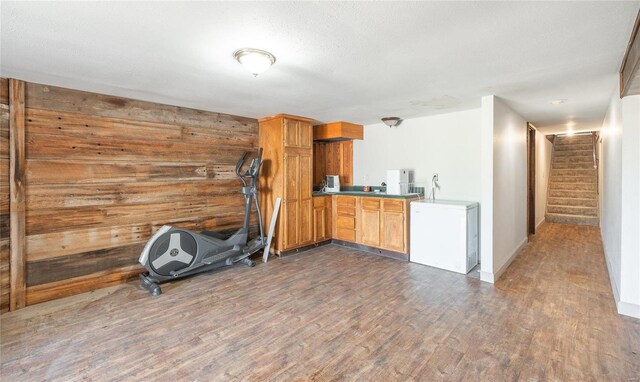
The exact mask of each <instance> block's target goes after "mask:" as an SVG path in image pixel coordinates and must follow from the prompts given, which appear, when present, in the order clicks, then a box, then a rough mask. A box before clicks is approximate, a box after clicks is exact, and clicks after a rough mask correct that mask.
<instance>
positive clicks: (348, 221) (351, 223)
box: [336, 216, 356, 229]
mask: <svg viewBox="0 0 640 382" xmlns="http://www.w3.org/2000/svg"><path fill="white" fill-rule="evenodd" d="M336 227H338V228H346V229H356V219H355V218H352V217H347V216H338V218H337V219H336Z"/></svg>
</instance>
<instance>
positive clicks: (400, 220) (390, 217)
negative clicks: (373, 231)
mask: <svg viewBox="0 0 640 382" xmlns="http://www.w3.org/2000/svg"><path fill="white" fill-rule="evenodd" d="M382 248H384V249H388V250H390V251H396V252H403V253H404V252H405V245H404V212H392V211H384V212H383V213H382Z"/></svg>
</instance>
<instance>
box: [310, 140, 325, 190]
mask: <svg viewBox="0 0 640 382" xmlns="http://www.w3.org/2000/svg"><path fill="white" fill-rule="evenodd" d="M325 147H326V144H324V143H320V142H316V143H314V144H313V185H314V186H320V185H321V184H322V182H323V181H324V180H325V175H327V166H326V156H325Z"/></svg>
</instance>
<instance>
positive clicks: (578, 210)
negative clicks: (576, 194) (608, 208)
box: [547, 204, 598, 216]
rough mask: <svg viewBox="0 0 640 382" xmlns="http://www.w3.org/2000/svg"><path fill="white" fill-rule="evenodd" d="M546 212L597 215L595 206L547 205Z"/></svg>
mask: <svg viewBox="0 0 640 382" xmlns="http://www.w3.org/2000/svg"><path fill="white" fill-rule="evenodd" d="M547 212H548V213H554V214H563V215H577V216H598V208H597V207H583V206H560V205H553V204H551V205H547Z"/></svg>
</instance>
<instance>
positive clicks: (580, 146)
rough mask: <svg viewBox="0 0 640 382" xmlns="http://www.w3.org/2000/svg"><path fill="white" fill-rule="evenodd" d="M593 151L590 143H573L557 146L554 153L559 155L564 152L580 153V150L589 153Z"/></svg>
mask: <svg viewBox="0 0 640 382" xmlns="http://www.w3.org/2000/svg"><path fill="white" fill-rule="evenodd" d="M592 149H593V144H592V143H577V144H576V143H573V144H569V145H557V146H556V147H555V148H554V151H555V153H556V154H557V153H559V152H564V151H582V150H588V151H589V152H591V150H592Z"/></svg>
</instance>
